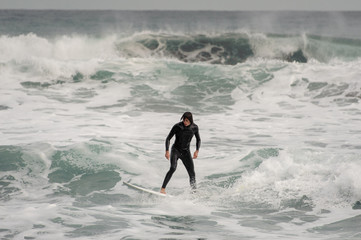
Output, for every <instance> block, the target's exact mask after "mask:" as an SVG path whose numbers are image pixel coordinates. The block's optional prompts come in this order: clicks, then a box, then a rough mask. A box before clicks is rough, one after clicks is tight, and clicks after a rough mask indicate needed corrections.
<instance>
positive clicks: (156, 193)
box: [123, 182, 171, 197]
mask: <svg viewBox="0 0 361 240" xmlns="http://www.w3.org/2000/svg"><path fill="white" fill-rule="evenodd" d="M123 183H124V184H125V185H127V186H128V187H130V188H133V189H135V190H138V191H141V192H145V193H149V194H152V195H156V196H159V197H171V196H170V195H169V194H163V193H160V192H156V191H153V190H150V189H146V188H143V187H139V186H136V185H133V184H131V183H127V182H123Z"/></svg>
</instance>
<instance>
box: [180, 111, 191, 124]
mask: <svg viewBox="0 0 361 240" xmlns="http://www.w3.org/2000/svg"><path fill="white" fill-rule="evenodd" d="M185 118H186V119H188V120H189V121H190V122H191V124H193V116H192V113H191V112H185V113H183V116H182V117H181V120H184V119H185Z"/></svg>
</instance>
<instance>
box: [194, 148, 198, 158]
mask: <svg viewBox="0 0 361 240" xmlns="http://www.w3.org/2000/svg"><path fill="white" fill-rule="evenodd" d="M197 157H198V150H197V151H195V152H194V154H193V159H196V158H197Z"/></svg>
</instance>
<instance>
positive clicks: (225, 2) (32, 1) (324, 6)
mask: <svg viewBox="0 0 361 240" xmlns="http://www.w3.org/2000/svg"><path fill="white" fill-rule="evenodd" d="M0 9H114V10H227V11H229V10H321V11H345V10H346V11H347V10H353V11H355V10H357V11H361V0H0Z"/></svg>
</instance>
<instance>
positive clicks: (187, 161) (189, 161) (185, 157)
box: [181, 151, 197, 189]
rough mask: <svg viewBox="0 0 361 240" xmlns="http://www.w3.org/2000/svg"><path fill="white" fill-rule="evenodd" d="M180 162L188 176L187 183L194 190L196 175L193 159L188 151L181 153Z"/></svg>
mask: <svg viewBox="0 0 361 240" xmlns="http://www.w3.org/2000/svg"><path fill="white" fill-rule="evenodd" d="M181 160H182V162H183V165H184V166H185V167H186V169H187V172H188V175H189V183H190V185H191V188H192V189H196V188H197V185H196V174H195V172H194V163H193V158H192V155H191V153H190V151H183V152H182V155H181Z"/></svg>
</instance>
